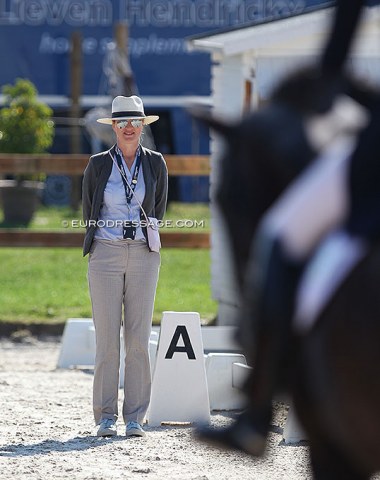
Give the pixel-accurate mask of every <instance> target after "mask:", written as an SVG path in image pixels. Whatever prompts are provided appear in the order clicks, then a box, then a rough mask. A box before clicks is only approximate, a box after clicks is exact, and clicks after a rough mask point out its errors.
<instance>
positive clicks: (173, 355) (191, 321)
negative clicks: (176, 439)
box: [147, 312, 210, 426]
mask: <svg viewBox="0 0 380 480" xmlns="http://www.w3.org/2000/svg"><path fill="white" fill-rule="evenodd" d="M147 418H148V423H149V425H152V426H159V425H161V423H162V422H190V423H209V421H210V408H209V397H208V389H207V381H206V369H205V361H204V355H203V343H202V335H201V324H200V317H199V313H196V312H164V313H163V317H162V321H161V331H160V337H159V342H158V350H157V357H156V365H155V370H154V374H153V382H152V395H151V401H150V406H149V411H148V414H147Z"/></svg>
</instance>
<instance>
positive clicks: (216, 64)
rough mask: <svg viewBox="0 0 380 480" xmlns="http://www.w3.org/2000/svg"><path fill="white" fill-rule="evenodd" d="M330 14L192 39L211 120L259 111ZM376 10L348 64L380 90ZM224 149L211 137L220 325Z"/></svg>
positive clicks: (226, 301)
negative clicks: (200, 58) (218, 195)
mask: <svg viewBox="0 0 380 480" xmlns="http://www.w3.org/2000/svg"><path fill="white" fill-rule="evenodd" d="M332 18H333V10H332V9H331V8H327V7H323V6H322V7H321V6H319V7H314V8H313V9H310V10H308V11H306V12H303V13H302V14H299V15H295V16H292V17H287V18H282V19H276V20H272V21H268V20H265V21H261V22H256V23H254V24H250V25H246V26H244V27H240V28H232V29H228V30H223V31H217V32H215V33H210V34H204V35H198V36H195V37H191V38H190V39H189V41H188V45H189V48H190V49H193V50H202V51H206V52H209V53H210V55H211V58H212V65H213V66H212V72H211V92H212V105H213V111H214V113H215V115H220V116H221V117H222V118H229V119H232V118H239V117H240V116H241V115H242V114H243V113H244V111H246V109H247V108H250V109H252V108H257V106H258V105H259V104H260V102H262V101H263V100H265V99H266V98H267V97H268V95H269V93H270V92H271V90H272V88H273V87H274V85H275V84H276V83H277V82H279V80H280V79H281V78H282V77H283V76H284V75H285V74H286V73H287V72H289V71H290V70H292V69H294V68H295V67H297V66H300V65H302V64H305V63H308V62H313V60H315V58H316V57H317V56H318V55H319V52H320V51H321V48H322V46H323V44H324V41H325V39H326V35H327V33H328V31H329V26H330V22H331V21H332ZM379 59H380V9H379V7H374V8H369V9H367V10H366V12H365V15H364V17H363V21H362V25H361V29H360V32H359V35H357V39H356V41H355V44H354V45H353V48H352V52H351V57H350V64H351V66H352V68H353V69H354V70H355V71H356V72H357V73H358V74H359V75H360V76H361V77H362V78H364V79H367V80H368V81H370V82H375V83H377V84H378V85H379V84H380V61H379ZM221 148H223V145H222V141H221V139H220V138H219V137H217V136H215V135H214V134H213V132H211V146H210V151H211V177H210V182H211V192H210V196H211V216H212V220H211V259H212V272H211V277H212V295H213V297H214V298H215V299H216V300H217V301H218V302H219V314H218V323H219V324H231V323H232V322H233V317H232V316H231V314H233V311H234V308H235V306H236V304H237V295H236V288H235V286H234V282H233V275H232V268H231V264H230V263H228V262H225V261H224V260H225V259H226V252H227V248H226V235H225V232H224V228H223V223H222V219H221V217H220V214H219V213H218V210H217V207H216V206H215V204H214V203H213V198H214V192H215V185H216V184H217V182H218V158H219V155H218V152H219V151H220V149H221Z"/></svg>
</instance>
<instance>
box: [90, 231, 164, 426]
mask: <svg viewBox="0 0 380 480" xmlns="http://www.w3.org/2000/svg"><path fill="white" fill-rule="evenodd" d="M159 268H160V254H159V253H155V252H150V251H149V249H148V247H147V245H146V243H145V242H144V241H132V240H121V241H110V240H94V244H93V246H92V249H91V252H90V258H89V263H88V281H89V288H90V296H91V303H92V314H93V320H94V325H95V333H96V358H95V375H94V385H93V409H94V418H95V423H96V424H99V423H100V421H101V420H102V419H104V418H112V419H114V420H116V419H117V417H118V393H119V366H120V327H121V324H122V311H123V306H124V319H123V339H124V346H125V375H124V403H123V418H124V421H125V423H127V422H129V421H131V420H134V421H137V422H139V423H143V420H144V417H145V414H146V411H147V409H148V405H149V401H150V389H151V374H150V363H149V337H150V333H151V325H152V315H153V306H154V299H155V294H156V287H157V280H158V273H159Z"/></svg>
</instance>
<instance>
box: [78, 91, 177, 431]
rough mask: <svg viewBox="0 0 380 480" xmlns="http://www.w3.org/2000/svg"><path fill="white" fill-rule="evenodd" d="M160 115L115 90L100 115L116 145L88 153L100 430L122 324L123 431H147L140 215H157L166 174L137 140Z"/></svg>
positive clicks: (147, 265) (153, 271) (145, 272)
mask: <svg viewBox="0 0 380 480" xmlns="http://www.w3.org/2000/svg"><path fill="white" fill-rule="evenodd" d="M158 118H159V117H158V116H157V115H150V116H146V115H145V113H144V106H143V102H142V100H141V98H139V97H137V96H134V95H133V96H130V97H123V96H118V97H116V98H115V99H114V100H113V102H112V116H111V118H101V119H98V122H100V123H104V124H108V125H112V129H113V131H114V132H115V135H116V144H115V145H114V146H113V147H111V148H110V150H108V151H105V152H101V153H98V154H96V155H93V156H92V157H91V158H90V161H89V163H88V165H87V167H86V170H85V172H84V178H83V217H84V220H85V222H86V235H85V239H84V247H83V255H84V256H85V255H87V254H88V253H89V263H88V280H89V290H90V296H91V303H92V312H93V321H94V325H95V332H96V359H95V376H94V385H93V409H94V417H95V423H96V425H98V430H97V435H98V436H111V435H116V433H117V430H116V420H117V418H118V387H119V362H120V327H121V325H123V339H124V348H125V376H124V403H123V418H124V421H125V424H126V435H127V436H140V437H142V436H144V435H145V432H144V430H143V428H142V424H143V421H144V417H145V414H146V411H147V408H148V404H149V400H150V387H151V374H150V364H149V350H148V346H149V337H150V332H151V320H152V313H153V306H154V298H155V293H156V286H157V280H158V273H159V267H160V254H159V253H158V252H155V251H151V249H150V248H149V244H148V242H147V232H146V222H145V225H144V222H143V221H140V220H145V218H146V217H145V215H146V216H148V217H154V218H156V219H158V220H162V218H163V216H164V213H165V209H166V203H167V186H168V173H167V168H166V164H165V160H164V158H163V157H162V155H161V154H160V153H158V152H154V151H152V150H148V149H146V148H144V147H143V146H142V145H141V143H140V141H141V136H142V134H143V127H144V125H148V124H150V123H152V122H155V121H156V120H158ZM142 210H144V211H142ZM144 212H145V213H144ZM123 310H124V318H123V320H122V311H123Z"/></svg>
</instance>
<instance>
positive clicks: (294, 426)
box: [282, 404, 307, 444]
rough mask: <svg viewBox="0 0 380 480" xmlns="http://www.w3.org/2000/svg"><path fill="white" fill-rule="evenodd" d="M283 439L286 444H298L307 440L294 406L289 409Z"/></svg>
mask: <svg viewBox="0 0 380 480" xmlns="http://www.w3.org/2000/svg"><path fill="white" fill-rule="evenodd" d="M282 438H283V439H284V442H285V443H286V444H292V443H298V442H301V441H302V440H307V436H306V433H305V432H304V430H303V428H302V426H301V424H300V423H299V420H298V418H297V415H296V413H295V411H294V407H293V405H292V404H291V405H290V407H289V411H288V416H287V418H286V423H285V426H284V431H283V434H282Z"/></svg>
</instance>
